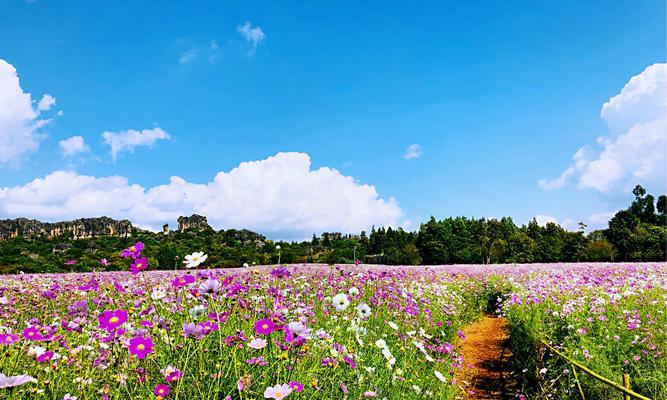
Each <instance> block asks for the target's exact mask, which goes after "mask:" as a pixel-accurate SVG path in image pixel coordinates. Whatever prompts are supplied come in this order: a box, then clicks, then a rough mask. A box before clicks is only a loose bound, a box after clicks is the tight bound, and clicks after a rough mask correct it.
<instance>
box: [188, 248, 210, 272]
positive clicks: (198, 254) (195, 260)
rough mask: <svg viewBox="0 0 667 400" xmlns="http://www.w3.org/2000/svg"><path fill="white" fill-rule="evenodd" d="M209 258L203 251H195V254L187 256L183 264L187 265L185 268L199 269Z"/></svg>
mask: <svg viewBox="0 0 667 400" xmlns="http://www.w3.org/2000/svg"><path fill="white" fill-rule="evenodd" d="M207 258H208V255H207V254H204V252H203V251H195V252H194V253H192V254H188V255H187V256H185V260H183V264H185V268H197V267H198V266H199V265H200V264H201V263H203V262H204V261H206V259H207Z"/></svg>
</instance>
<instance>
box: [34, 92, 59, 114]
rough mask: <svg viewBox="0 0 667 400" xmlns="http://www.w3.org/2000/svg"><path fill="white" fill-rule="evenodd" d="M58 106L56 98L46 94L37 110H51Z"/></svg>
mask: <svg viewBox="0 0 667 400" xmlns="http://www.w3.org/2000/svg"><path fill="white" fill-rule="evenodd" d="M55 104H56V98H55V97H53V96H51V95H50V94H45V95H44V96H42V98H41V99H40V100H39V103H37V109H38V110H39V111H46V110H50V109H51V107H53V106H54V105H55Z"/></svg>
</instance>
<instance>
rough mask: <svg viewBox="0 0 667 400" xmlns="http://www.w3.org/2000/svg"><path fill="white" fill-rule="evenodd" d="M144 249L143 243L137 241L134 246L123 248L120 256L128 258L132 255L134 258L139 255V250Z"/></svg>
mask: <svg viewBox="0 0 667 400" xmlns="http://www.w3.org/2000/svg"><path fill="white" fill-rule="evenodd" d="M143 249H144V244H143V243H141V242H137V243H135V244H134V246H130V247H128V248H127V249H125V250H123V251H121V252H120V256H121V257H123V258H128V257H132V258H134V259H136V258H137V257H139V256H140V255H141V251H142V250H143Z"/></svg>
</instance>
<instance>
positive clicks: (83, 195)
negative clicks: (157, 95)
mask: <svg viewBox="0 0 667 400" xmlns="http://www.w3.org/2000/svg"><path fill="white" fill-rule="evenodd" d="M191 213H199V214H202V215H206V216H207V217H208V220H209V223H211V225H212V226H213V227H215V228H225V229H226V228H249V229H254V230H257V231H260V232H264V233H267V234H272V233H273V236H280V237H282V238H307V237H308V236H309V235H310V234H311V233H313V232H323V231H342V232H356V233H358V232H359V231H360V230H362V229H370V227H371V226H373V225H376V226H380V225H384V226H387V225H391V226H400V225H402V224H404V223H406V221H405V220H404V219H403V212H402V210H401V208H400V207H399V206H398V204H397V202H396V200H395V199H394V198H389V199H388V200H385V199H383V198H381V197H380V196H379V194H378V193H377V191H376V190H375V187H373V186H370V185H364V184H360V183H359V182H357V181H356V180H355V179H354V178H352V177H350V176H345V175H342V174H341V173H340V172H338V171H337V170H335V169H332V168H328V167H322V168H319V169H316V170H312V169H311V162H310V157H309V156H308V155H307V154H305V153H278V154H276V155H275V156H272V157H269V158H267V159H264V160H259V161H250V162H244V163H241V164H240V165H239V166H237V167H236V168H234V169H232V170H230V171H229V172H220V173H218V174H217V175H216V176H215V177H214V178H213V180H212V181H210V182H207V183H192V182H187V181H185V180H184V179H182V178H180V177H176V176H174V177H172V178H171V179H170V181H169V183H166V184H164V185H159V186H155V187H151V188H144V187H141V186H139V185H136V184H130V183H129V182H128V180H127V179H126V178H124V177H119V176H111V177H99V178H98V177H93V176H84V175H78V174H77V173H75V172H66V171H56V172H53V173H51V174H49V175H47V176H46V177H44V178H42V179H35V180H34V181H32V182H29V183H27V184H25V185H22V186H16V187H8V188H0V216H2V215H4V216H6V217H18V216H26V217H32V218H40V219H46V220H59V219H71V218H78V217H84V216H100V215H108V216H111V217H115V218H129V219H130V220H132V221H133V222H135V223H137V224H140V225H141V226H161V224H162V223H164V222H173V221H175V220H176V218H177V217H178V216H180V215H189V214H191Z"/></svg>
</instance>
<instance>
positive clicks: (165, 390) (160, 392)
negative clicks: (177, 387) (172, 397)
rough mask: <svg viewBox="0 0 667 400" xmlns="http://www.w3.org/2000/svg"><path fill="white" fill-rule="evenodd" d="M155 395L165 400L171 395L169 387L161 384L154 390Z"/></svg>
mask: <svg viewBox="0 0 667 400" xmlns="http://www.w3.org/2000/svg"><path fill="white" fill-rule="evenodd" d="M153 393H155V395H156V396H159V397H162V398H165V397H167V395H168V394H169V386H167V385H165V384H164V383H161V384H159V385H155V389H153Z"/></svg>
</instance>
